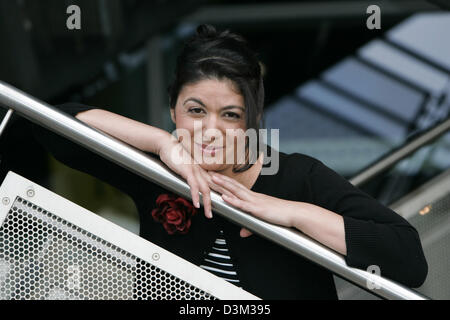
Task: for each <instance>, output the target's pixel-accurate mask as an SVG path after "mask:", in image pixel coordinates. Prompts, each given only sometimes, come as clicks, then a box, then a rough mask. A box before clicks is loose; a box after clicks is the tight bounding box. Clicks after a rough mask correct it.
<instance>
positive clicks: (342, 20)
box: [0, 0, 450, 298]
mask: <svg viewBox="0 0 450 320" xmlns="http://www.w3.org/2000/svg"><path fill="white" fill-rule="evenodd" d="M73 4H75V5H78V6H79V7H80V9H81V29H80V30H69V29H68V28H67V27H66V21H67V19H68V18H69V16H70V14H67V13H66V9H67V7H68V6H70V5H73ZM373 4H375V5H378V6H379V8H380V10H381V29H369V28H368V27H367V24H366V23H367V19H368V18H369V16H370V14H368V13H367V12H366V10H367V8H368V7H369V6H370V5H373ZM448 7H449V4H448V1H446V0H435V1H425V0H423V1H420V0H395V1H394V0H392V1H387V0H386V1H359V0H358V1H356V0H355V1H350V0H346V1H344V0H342V1H340V0H328V1H326V0H320V1H319V0H316V1H286V0H285V1H282V2H278V1H274V0H271V1H267V0H264V1H262V0H259V1H250V0H247V1H233V0H228V1H219V0H217V1H205V0H179V1H177V0H171V1H165V0H158V1H144V0H89V1H88V0H80V1H75V0H72V1H63V0H45V1H32V0H28V1H27V0H0V36H1V39H2V46H1V49H0V79H1V80H2V81H4V82H7V83H9V84H11V85H13V86H16V87H17V88H19V89H21V90H23V91H25V92H27V93H29V94H31V95H33V96H35V97H38V98H39V99H41V100H43V101H46V102H48V103H50V104H59V103H64V102H69V101H70V102H80V103H84V104H88V105H93V106H98V107H101V108H105V109H108V110H110V111H112V112H116V113H119V114H121V115H123V116H126V117H130V118H133V119H135V120H138V121H142V122H146V123H149V124H151V125H154V126H157V127H160V128H163V129H166V130H168V131H172V129H173V127H172V123H171V121H170V118H169V108H168V95H167V86H168V85H169V83H170V81H171V80H172V73H173V71H174V65H175V59H176V56H177V54H178V53H179V50H180V48H181V47H182V45H183V42H184V41H185V40H186V39H187V38H188V37H189V36H190V35H192V34H193V32H194V31H195V28H196V27H197V25H199V24H201V23H210V24H213V25H215V26H216V27H217V28H218V29H230V30H231V31H233V32H237V33H240V34H242V35H243V36H244V37H245V38H246V39H247V40H248V41H249V43H250V45H251V47H252V48H253V49H254V50H256V51H257V52H258V53H259V57H260V60H261V62H262V64H263V65H264V69H265V88H266V105H265V110H264V112H265V116H264V126H265V127H266V128H268V129H271V128H274V129H280V150H281V151H284V152H287V153H292V152H300V153H304V154H308V155H310V156H313V157H315V158H317V159H319V160H321V161H323V162H324V163H325V164H326V165H328V166H329V167H331V168H332V169H334V170H335V171H337V172H338V173H340V174H341V175H343V176H344V177H346V178H348V179H350V178H352V177H354V176H355V175H356V174H358V173H360V172H362V171H364V169H365V168H367V167H368V166H369V165H371V164H373V163H374V162H376V161H377V160H379V159H380V158H382V157H383V156H386V155H389V154H390V153H392V152H393V151H394V150H396V149H397V148H400V147H401V146H402V145H404V144H405V143H406V142H407V141H410V140H411V139H413V138H414V137H415V136H416V135H417V134H420V133H422V132H424V131H426V130H429V129H430V128H433V127H434V126H436V124H438V123H440V122H442V121H443V120H445V119H447V118H448V112H449V108H450V81H449V79H450V38H449V34H450V13H449V11H448ZM1 112H2V114H5V113H6V109H4V108H2V110H1ZM1 148H2V149H1V153H2V155H1V156H2V159H1V160H2V162H1V166H2V167H1V168H2V170H1V173H2V177H1V178H2V179H3V177H4V175H5V174H6V172H7V171H8V170H13V171H15V172H16V173H18V174H21V175H23V176H24V177H26V178H28V179H30V180H33V181H35V182H37V183H39V184H41V185H43V186H44V187H46V188H48V189H50V190H52V191H54V192H56V193H58V194H60V195H62V196H64V197H66V198H68V199H69V200H72V201H73V202H75V203H77V204H79V205H81V206H83V207H85V208H87V209H89V210H91V211H93V212H96V213H98V214H100V215H102V216H104V217H106V218H108V219H110V220H112V221H114V222H116V223H118V224H120V225H122V226H123V227H125V228H127V229H128V230H130V231H132V232H135V233H138V230H139V226H138V220H137V210H136V208H135V206H134V203H133V202H132V201H131V199H130V198H128V197H127V196H126V195H124V194H122V193H120V192H119V191H118V190H115V189H114V188H112V187H110V186H108V185H106V184H104V183H102V182H101V181H98V180H96V179H95V178H92V177H90V176H88V175H86V174H84V173H81V172H78V171H75V170H72V169H70V168H68V167H66V166H64V165H62V164H61V163H59V162H57V161H56V160H55V159H53V158H52V157H51V156H49V155H48V154H47V153H46V151H45V150H44V149H43V148H42V147H41V146H39V145H38V144H37V143H36V142H34V141H33V138H32V136H31V134H30V133H29V132H27V126H26V125H25V124H24V122H23V121H22V119H21V118H20V117H19V116H17V115H14V116H13V119H12V121H11V124H10V125H9V128H8V129H7V131H6V132H5V133H4V135H3V136H2V138H1ZM449 167H450V135H448V134H444V135H442V136H441V137H440V138H439V139H436V140H434V141H433V143H430V144H427V145H425V146H423V147H421V148H419V149H418V150H417V151H416V152H414V153H412V154H410V155H409V156H408V157H407V158H405V159H403V160H402V161H399V162H398V163H397V164H396V165H395V166H393V167H392V168H390V169H389V170H387V171H385V172H383V173H382V174H379V175H377V176H376V177H373V178H371V179H370V180H369V181H365V183H364V184H362V185H360V186H358V187H360V188H361V189H363V190H364V191H365V192H367V193H369V194H370V195H371V196H373V197H375V198H377V199H379V200H380V201H381V202H382V203H384V204H385V205H390V206H391V207H392V206H393V205H394V204H396V205H397V206H396V207H395V206H394V207H395V208H396V209H397V212H399V214H402V212H403V211H402V210H401V208H400V205H403V204H404V203H408V202H409V201H408V199H410V198H408V197H412V195H413V194H414V199H418V198H420V192H419V191H420V190H421V189H420V188H421V187H422V188H423V186H424V185H426V183H428V184H429V185H427V186H428V187H427V190H431V189H432V186H434V188H437V189H436V190H438V191H436V192H438V193H439V195H440V196H436V197H435V198H434V200H435V201H438V202H436V203H438V205H436V206H434V207H435V208H439V211H438V212H437V211H436V212H437V213H436V214H434V215H433V217H432V218H429V217H430V216H432V215H431V214H428V215H427V214H419V213H420V210H421V209H423V204H424V203H425V204H428V202H427V201H428V200H427V199H425V200H424V201H425V202H421V203H420V204H418V205H417V206H416V207H414V209H411V210H412V211H411V210H410V211H408V212H409V213H404V214H402V215H404V216H406V217H407V218H408V220H410V221H411V223H413V224H414V225H415V226H416V227H417V228H418V230H419V231H420V233H421V237H422V241H423V242H424V243H425V244H426V245H425V244H424V247H426V248H425V249H426V250H427V258H428V261H429V263H430V276H429V280H427V283H426V284H425V285H424V287H423V288H422V292H423V293H426V294H429V295H430V296H432V297H434V298H450V288H449V284H450V275H448V270H449V269H448V267H450V265H449V262H448V261H450V259H449V258H450V256H449V255H450V250H449V249H448V246H449V245H450V233H449V231H450V220H449V223H447V220H448V217H447V215H448V214H450V196H449V195H450V187H449V185H450V184H449V183H447V184H444V185H442V184H439V185H438V187H436V184H435V183H434V184H432V186H431V185H430V183H431V182H433V181H437V180H433V179H438V178H439V179H441V180H442V177H443V175H445V174H447V169H448V168H449ZM441 180H439V181H441ZM444 180H445V181H448V179H444ZM430 181H431V182H430ZM430 186H431V187H430ZM430 188H431V189H430ZM418 190H419V191H418ZM433 190H435V189H433ZM405 199H406V200H405ZM434 200H433V201H434ZM439 201H440V202H439ZM402 208H403V207H402ZM431 211H432V212H435V211H433V210H431ZM426 213H428V211H427V212H426ZM425 216H426V217H427V219H426V220H424V217H425ZM437 227H443V229H442V228H441V229H439V230H438V231H437V230H436V228H437ZM439 232H440V233H439ZM437 234H439V236H437ZM427 248H433V249H429V251H428V249H427ZM445 261H447V262H445ZM447 280H448V281H447ZM337 281H339V280H337ZM340 285H342V290H341V293H340V294H341V297H343V298H370V297H367V296H365V295H364V294H363V293H361V292H359V291H355V290H354V289H353V288H350V287H349V288H347V287H345V284H340ZM346 288H347V289H346Z"/></svg>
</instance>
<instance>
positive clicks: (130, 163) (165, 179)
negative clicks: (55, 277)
mask: <svg viewBox="0 0 450 320" xmlns="http://www.w3.org/2000/svg"><path fill="white" fill-rule="evenodd" d="M0 104H1V105H3V106H4V107H5V108H8V109H10V110H11V109H12V110H14V111H15V112H17V113H19V114H20V115H21V116H23V117H25V118H27V119H29V120H30V121H32V122H34V123H36V124H38V125H40V126H43V127H45V128H48V129H50V130H52V131H54V132H56V133H58V134H60V135H62V136H65V137H67V138H68V139H70V140H72V141H74V142H76V143H78V144H80V145H82V146H84V147H86V148H88V149H90V150H92V151H93V152H95V153H97V154H99V155H101V156H103V157H104V158H106V159H109V160H111V161H113V162H115V163H117V164H119V165H121V166H122V167H124V168H126V169H128V170H130V171H132V172H134V173H136V174H138V175H140V176H142V177H143V178H145V179H148V180H150V181H152V182H154V183H157V184H159V185H161V186H163V187H165V188H167V189H169V190H171V191H173V192H175V193H177V194H179V195H181V196H184V197H186V198H188V199H190V198H191V194H190V189H189V185H188V184H187V183H186V182H185V181H183V180H182V179H180V178H179V177H178V176H176V175H175V174H174V173H172V172H171V171H170V170H169V169H168V168H167V167H166V166H165V165H164V164H163V163H162V162H161V161H159V160H157V159H154V158H152V157H150V156H148V155H147V154H145V153H144V152H141V151H139V150H138V149H135V148H133V147H131V146H129V145H128V144H126V143H124V142H122V141H120V140H118V139H115V138H113V137H111V136H109V135H107V134H106V133H104V132H102V131H100V130H97V129H95V128H92V127H89V126H88V125H86V124H84V123H83V122H81V121H79V120H78V119H76V118H74V117H71V116H68V115H67V114H65V113H64V112H61V111H59V110H57V109H56V108H55V107H53V106H50V105H49V104H47V103H45V102H42V101H39V100H38V99H36V98H34V97H32V96H30V95H28V94H26V93H24V92H22V91H21V90H19V89H17V88H14V87H13V86H11V85H9V84H6V83H4V82H2V81H0ZM211 201H212V206H213V209H214V211H215V212H217V213H219V214H220V215H222V216H224V217H225V218H227V219H229V220H231V221H233V222H235V223H237V224H239V225H241V226H243V227H245V228H247V229H249V230H251V231H252V232H254V233H257V234H259V235H261V236H263V237H265V238H267V239H269V240H271V241H274V242H275V243H277V244H279V245H281V246H283V247H285V248H288V249H290V250H292V251H294V252H295V253H297V254H299V255H301V256H303V257H305V258H307V259H309V260H311V261H313V262H315V263H317V264H319V265H321V266H323V267H325V268H326V269H328V270H330V271H331V272H333V273H334V274H336V275H338V276H340V277H342V278H344V279H347V280H348V281H350V282H352V283H354V284H356V285H358V286H360V287H361V288H363V289H365V290H367V291H369V292H371V293H373V294H375V295H377V296H380V297H383V298H386V299H413V300H422V299H428V298H427V297H425V296H423V295H421V294H419V293H417V292H415V291H413V290H411V289H409V288H407V287H405V286H403V285H401V284H398V283H396V282H394V281H392V280H389V279H386V278H383V277H380V276H378V275H374V274H371V273H369V272H367V271H364V270H360V269H357V268H351V267H348V266H347V265H346V263H345V260H344V258H343V257H342V256H341V255H340V254H337V253H336V252H334V251H332V250H330V249H329V248H327V247H325V246H323V245H322V244H320V243H318V242H317V241H315V240H313V239H311V238H309V237H307V236H306V235H304V234H302V233H301V232H299V231H297V230H294V229H290V228H285V227H281V226H277V225H273V224H270V223H267V222H265V221H263V220H261V219H258V218H256V217H253V216H252V215H249V214H247V213H245V212H242V211H240V210H237V209H235V208H233V207H231V206H229V205H227V204H226V203H225V202H224V201H223V200H222V199H221V197H220V195H219V194H217V193H215V192H212V193H211ZM368 284H370V285H368ZM374 284H375V285H374ZM370 288H375V289H370Z"/></svg>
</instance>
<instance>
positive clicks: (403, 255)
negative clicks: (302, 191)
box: [308, 160, 428, 288]
mask: <svg viewBox="0 0 450 320" xmlns="http://www.w3.org/2000/svg"><path fill="white" fill-rule="evenodd" d="M308 180H309V185H310V188H311V194H312V198H313V202H314V204H316V205H318V206H320V207H323V208H326V209H328V210H330V211H333V212H335V213H337V214H340V215H342V216H343V219H344V226H345V242H346V246H347V255H346V257H345V261H346V263H347V265H348V266H350V267H355V268H360V269H364V270H367V268H368V267H369V266H371V265H376V266H378V267H379V268H380V271H381V275H382V276H384V277H386V278H390V279H392V280H394V281H398V282H400V283H402V284H404V285H406V286H409V287H413V288H416V287H419V286H421V285H422V284H423V283H424V281H425V279H426V276H427V273H428V265H427V262H426V259H425V256H424V253H423V249H422V244H421V242H420V238H419V234H418V232H417V230H416V229H415V228H414V227H413V226H411V225H410V224H409V223H408V221H406V220H405V219H404V218H403V217H401V216H400V215H399V214H397V213H396V212H394V211H393V210H391V209H390V208H388V207H386V206H384V205H382V204H381V203H380V202H379V201H377V200H376V199H374V198H372V197H371V196H369V195H368V194H366V193H365V192H363V191H361V190H359V189H358V188H356V187H354V186H353V185H352V184H351V183H350V182H348V181H347V180H346V179H344V178H343V177H342V176H340V175H339V174H337V173H336V172H335V171H333V170H332V169H330V168H328V167H327V166H325V165H324V164H323V163H322V162H320V161H318V160H316V161H315V163H314V164H313V166H312V167H311V170H310V172H309V178H308Z"/></svg>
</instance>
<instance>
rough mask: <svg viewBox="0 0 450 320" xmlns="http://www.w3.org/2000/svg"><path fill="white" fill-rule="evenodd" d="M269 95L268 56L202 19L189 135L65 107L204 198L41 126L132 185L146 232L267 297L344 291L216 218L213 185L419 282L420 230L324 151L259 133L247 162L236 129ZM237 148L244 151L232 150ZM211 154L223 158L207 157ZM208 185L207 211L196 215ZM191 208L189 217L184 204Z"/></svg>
mask: <svg viewBox="0 0 450 320" xmlns="http://www.w3.org/2000/svg"><path fill="white" fill-rule="evenodd" d="M263 103H264V89H263V80H262V75H261V68H260V64H259V62H258V59H257V57H256V55H255V53H254V52H252V51H251V50H250V49H249V48H248V46H247V45H246V43H245V40H244V39H243V38H242V37H240V36H238V35H236V34H232V33H230V32H228V31H225V32H217V31H216V30H215V28H214V27H212V26H208V25H202V26H199V27H198V29H197V34H196V35H195V36H194V37H193V38H191V39H190V41H189V42H188V43H187V44H186V45H185V47H184V50H183V52H182V53H181V55H180V56H179V58H178V61H177V68H176V72H175V80H174V82H173V85H172V86H171V87H170V89H169V104H170V112H171V117H172V120H173V121H174V123H175V124H176V127H177V130H178V131H179V132H184V133H185V134H184V135H179V136H178V137H179V139H175V138H174V137H173V135H171V134H169V133H167V132H165V131H163V130H160V129H157V128H154V127H152V126H149V125H147V124H143V123H140V122H137V121H134V120H132V119H127V118H125V117H122V116H120V115H118V114H114V113H111V112H108V111H106V110H102V109H98V108H95V107H88V106H83V105H77V104H66V105H63V106H60V108H61V109H62V110H64V111H66V112H68V113H70V114H72V115H74V116H76V117H77V118H78V119H80V120H81V121H83V122H85V123H87V124H89V125H90V126H93V127H96V128H98V129H100V130H102V131H104V132H106V133H108V134H110V135H112V136H115V137H117V138H119V139H121V140H123V141H125V142H126V143H128V144H130V145H133V146H135V147H136V148H139V149H141V150H143V151H145V152H149V153H152V154H155V155H158V156H159V157H160V158H161V160H162V161H163V162H164V163H166V164H167V165H168V166H169V167H170V168H171V169H172V170H173V171H175V172H176V173H178V174H179V175H181V176H182V177H183V178H185V179H186V181H187V183H188V184H189V186H190V187H191V193H192V202H193V205H194V206H195V208H193V207H190V203H189V202H187V201H186V200H185V199H177V197H175V196H174V195H172V194H170V193H168V192H167V191H166V190H164V189H163V188H161V187H159V186H157V185H156V184H153V183H151V182H148V181H147V180H145V179H143V178H140V177H138V176H136V175H134V174H132V173H130V172H128V171H127V170H125V169H123V168H121V167H119V166H117V165H115V164H113V163H111V162H109V161H106V160H104V159H102V158H101V157H99V156H97V155H96V154H94V153H92V152H90V151H88V150H85V149H83V148H81V147H79V146H77V145H76V144H74V143H71V142H68V141H67V140H65V139H63V138H60V137H58V136H56V135H55V134H53V133H50V132H48V131H47V130H44V129H41V128H38V127H34V130H35V131H37V132H36V137H37V138H38V139H39V140H40V141H41V143H42V144H43V145H44V146H45V147H47V148H48V149H49V150H50V152H52V153H53V155H54V156H55V157H56V158H57V159H59V160H61V161H62V162H64V163H66V164H67V165H69V166H71V167H73V168H75V169H78V170H82V171H84V172H87V173H90V174H92V175H94V176H96V177H99V178H100V179H102V180H104V181H105V182H107V183H110V184H112V185H113V186H115V187H117V188H119V189H120V190H122V191H123V192H125V193H127V194H129V195H130V196H131V197H132V198H133V200H134V201H135V203H136V206H137V208H138V211H139V214H140V234H141V236H142V237H144V238H146V239H148V240H150V241H152V242H153V243H155V244H157V245H159V246H162V247H164V248H166V249H168V250H170V251H172V252H173V253H175V254H177V255H179V256H181V257H183V258H185V259H187V260H189V261H191V262H192V263H194V264H196V265H199V266H201V267H203V268H204V269H206V270H208V271H211V272H213V273H215V274H216V275H218V276H221V277H223V278H225V279H227V280H228V281H230V282H232V283H234V284H236V285H238V286H241V287H243V288H244V289H245V290H247V291H249V292H251V293H253V294H255V295H257V296H259V297H261V298H263V299H336V298H337V295H336V289H335V285H334V281H333V277H332V274H331V273H330V272H329V271H328V270H326V269H323V268H321V267H319V266H317V265H315V264H314V263H312V262H310V261H308V260H306V259H304V258H302V257H300V256H298V255H296V254H294V253H292V252H291V251H289V250H287V249H284V248H282V247H280V246H278V245H276V244H274V243H272V242H270V241H267V240H265V239H263V238H262V237H260V236H258V235H252V234H251V232H249V231H248V230H245V229H241V228H240V227H239V226H236V225H234V224H232V223H230V222H229V221H228V220H226V219H223V218H221V217H220V216H218V215H214V218H213V217H212V210H211V203H210V189H214V190H216V191H218V192H220V194H222V197H223V200H224V201H226V202H227V203H229V204H231V205H233V206H235V207H237V208H239V209H242V210H243V211H246V212H248V213H249V214H253V215H255V216H257V217H260V218H262V219H265V220H267V221H269V222H271V223H274V224H279V225H283V226H287V227H294V228H297V229H299V230H300V231H302V232H303V233H305V234H307V235H309V236H310V237H312V238H314V239H315V240H317V241H319V242H321V243H322V244H324V245H326V246H328V247H329V248H331V249H333V250H335V251H337V252H339V253H340V254H342V255H343V256H344V257H345V261H346V263H347V264H348V265H349V266H351V267H356V268H361V269H367V268H368V267H369V266H371V265H377V266H378V267H379V268H380V271H381V275H382V276H385V277H387V278H391V279H393V280H395V281H398V282H401V283H403V284H405V285H407V286H410V287H418V286H420V285H421V284H422V283H423V282H424V281H425V278H426V274H427V263H426V260H425V257H424V255H423V251H422V246H421V243H420V239H419V236H418V233H417V231H416V230H415V229H414V228H413V227H412V226H411V225H410V224H409V223H408V222H407V221H406V220H404V219H403V218H402V217H400V216H399V215H397V214H396V213H395V212H393V211H392V210H390V209H389V208H387V207H384V206H383V205H381V204H380V203H379V202H377V201H376V200H375V199H373V198H371V197H370V196H368V195H367V194H365V193H363V192H362V191H360V190H358V189H357V188H355V187H353V186H352V185H351V184H350V183H349V182H348V181H346V180H345V179H343V178H342V177H341V176H339V175H338V174H336V173H335V172H334V171H332V170H331V169H329V168H328V167H326V166H325V165H324V164H323V163H322V162H320V161H318V160H316V159H314V158H311V157H308V156H306V155H303V154H299V153H295V154H291V155H288V154H284V153H282V152H280V153H277V151H276V150H272V149H270V148H269V151H268V153H267V154H264V153H260V152H259V150H258V148H256V149H255V148H254V147H252V146H251V145H250V144H249V143H246V144H245V151H246V152H245V156H244V158H245V159H244V160H245V161H237V160H238V157H237V155H236V152H237V148H236V144H234V143H233V141H235V137H234V136H233V135H231V138H230V137H229V136H230V135H227V134H226V133H227V132H232V133H236V134H237V135H239V132H242V130H247V129H254V130H257V129H258V124H259V122H260V119H261V116H262V110H263ZM196 125H197V128H196ZM198 125H200V127H198ZM199 128H200V130H198V129H199ZM199 131H200V134H198V132H199ZM191 147H192V148H191ZM230 154H231V156H232V159H234V160H235V162H232V163H228V162H226V161H224V159H226V156H229V155H230ZM275 154H276V155H278V156H279V170H278V172H277V173H276V174H273V175H262V174H261V171H262V169H263V167H264V166H267V165H268V164H263V163H264V161H263V160H264V157H268V156H271V157H273V155H275ZM206 159H208V160H213V161H202V160H206ZM239 159H241V158H239ZM251 159H253V160H254V159H257V160H258V161H250V160H251ZM241 160H242V159H241ZM238 162H239V163H238ZM199 192H200V193H201V194H202V196H203V201H202V204H203V208H204V210H203V211H204V215H202V214H195V212H196V210H198V208H199V207H200V197H199ZM174 208H175V209H174ZM180 208H181V209H184V215H183V216H182V217H180V216H178V215H177V210H178V211H180V210H181V209H180ZM181 211H183V210H181Z"/></svg>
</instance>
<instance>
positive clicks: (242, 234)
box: [239, 228, 253, 238]
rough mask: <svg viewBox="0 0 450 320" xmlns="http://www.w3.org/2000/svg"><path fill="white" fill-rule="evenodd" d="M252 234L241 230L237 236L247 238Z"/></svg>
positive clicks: (246, 230)
mask: <svg viewBox="0 0 450 320" xmlns="http://www.w3.org/2000/svg"><path fill="white" fill-rule="evenodd" d="M252 234H253V233H252V232H251V231H250V230H248V229H245V228H242V229H241V231H240V232H239V235H240V236H241V238H247V237H249V236H251V235H252Z"/></svg>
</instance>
